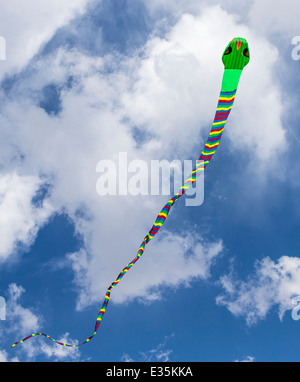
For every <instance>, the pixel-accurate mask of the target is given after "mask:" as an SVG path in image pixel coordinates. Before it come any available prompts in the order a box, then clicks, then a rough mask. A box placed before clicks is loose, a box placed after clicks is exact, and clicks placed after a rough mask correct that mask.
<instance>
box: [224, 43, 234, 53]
mask: <svg viewBox="0 0 300 382" xmlns="http://www.w3.org/2000/svg"><path fill="white" fill-rule="evenodd" d="M231 52H232V48H231V46H230V45H229V47H228V48H227V49H226V51H225V53H224V54H225V55H227V54H230V53H231Z"/></svg>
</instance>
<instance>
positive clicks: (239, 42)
mask: <svg viewBox="0 0 300 382" xmlns="http://www.w3.org/2000/svg"><path fill="white" fill-rule="evenodd" d="M249 59H250V57H249V48H248V43H247V41H246V40H245V39H243V38H240V37H237V38H234V39H233V40H232V41H230V43H229V44H228V45H227V47H226V48H225V50H224V53H223V56H222V61H223V64H224V68H225V69H224V74H223V78H222V85H221V92H220V96H219V100H218V104H217V109H216V114H215V118H214V120H213V124H212V128H211V131H210V133H209V136H208V138H207V141H206V143H205V145H204V148H203V151H202V153H201V155H200V158H199V160H198V161H197V164H196V166H195V168H194V169H193V171H192V173H191V175H190V176H189V177H188V178H187V179H186V181H185V182H184V184H183V186H182V187H181V188H180V190H179V192H178V193H177V194H175V195H174V196H173V197H172V198H171V199H170V200H169V201H168V203H167V204H166V205H165V206H164V207H163V208H162V209H161V211H160V212H159V214H158V215H157V218H156V220H155V222H154V224H153V226H152V228H151V229H150V231H149V232H148V233H147V235H146V236H145V238H144V240H143V241H142V243H141V245H140V247H139V250H138V253H137V256H136V257H135V258H134V259H133V260H132V261H131V262H130V263H129V264H128V265H127V266H126V267H125V268H123V270H122V271H121V272H120V274H119V275H118V277H117V278H116V280H115V281H114V282H112V283H111V285H110V286H109V287H108V289H107V291H106V294H105V297H104V301H103V304H102V307H101V309H100V311H99V313H98V317H97V319H96V323H95V329H94V332H93V334H92V335H91V336H90V337H88V338H87V339H86V340H85V341H84V342H82V343H80V344H75V345H70V344H66V343H63V342H59V341H56V340H55V339H54V338H52V337H50V336H48V335H47V334H45V333H40V332H38V333H33V334H31V335H29V336H27V337H25V338H23V339H22V340H21V341H19V342H15V343H14V344H13V345H12V347H14V346H16V345H17V344H19V343H23V342H24V341H26V340H28V339H29V338H31V337H35V336H45V337H46V338H48V339H50V340H52V341H53V342H56V343H57V344H59V345H62V346H67V347H77V346H81V345H84V344H85V343H87V342H89V341H90V340H91V339H92V338H93V337H94V336H95V335H96V333H97V330H98V329H99V326H100V324H101V321H102V318H103V316H104V314H105V311H106V308H107V305H108V303H109V300H110V294H111V291H112V289H113V288H114V287H115V286H116V285H118V283H119V281H120V280H121V279H122V277H123V276H124V275H125V274H126V273H127V272H128V271H129V269H130V268H131V267H132V266H133V265H134V264H135V263H136V262H137V261H138V259H139V258H140V257H141V256H142V255H143V253H144V250H145V246H146V245H147V244H148V243H149V241H150V240H151V239H153V237H154V236H155V235H156V234H157V232H158V231H159V229H160V228H161V226H162V225H163V223H164V222H165V220H166V218H167V216H168V214H169V212H170V210H171V208H172V206H173V205H174V204H175V202H176V201H177V200H178V199H179V198H180V197H181V196H182V195H184V194H185V192H186V190H187V189H188V188H189V187H190V186H191V185H192V184H193V183H194V182H195V180H196V178H197V176H198V175H200V174H201V173H203V171H204V169H205V167H206V166H207V165H208V163H209V162H210V160H211V158H212V157H213V155H214V153H215V152H216V150H217V148H218V146H219V144H220V140H221V137H222V134H223V130H224V127H225V123H226V121H227V118H228V116H229V114H230V111H231V109H232V106H233V102H234V99H235V95H236V91H237V86H238V83H239V80H240V76H241V74H242V70H243V68H244V67H245V66H246V65H247V64H248V62H249Z"/></svg>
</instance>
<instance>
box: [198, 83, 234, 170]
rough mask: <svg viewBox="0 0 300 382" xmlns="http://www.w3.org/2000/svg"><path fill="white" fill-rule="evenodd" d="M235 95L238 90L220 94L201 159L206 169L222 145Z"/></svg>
mask: <svg viewBox="0 0 300 382" xmlns="http://www.w3.org/2000/svg"><path fill="white" fill-rule="evenodd" d="M235 94H236V89H235V90H233V91H231V92H222V91H221V92H220V97H219V101H218V106H217V110H216V114H215V118H214V121H213V124H212V128H211V131H210V133H209V136H208V138H207V141H206V143H205V145H204V149H203V151H202V153H201V155H200V158H199V159H200V160H202V161H203V162H204V168H205V167H206V166H207V165H208V163H209V161H210V160H211V158H212V157H213V155H214V153H215V152H216V150H217V148H218V146H219V144H220V140H221V137H222V134H223V130H224V127H225V123H226V121H227V118H228V117H229V114H230V111H231V109H232V106H233V102H234V99H235Z"/></svg>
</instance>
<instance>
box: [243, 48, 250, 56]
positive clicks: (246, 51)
mask: <svg viewBox="0 0 300 382" xmlns="http://www.w3.org/2000/svg"><path fill="white" fill-rule="evenodd" d="M243 55H244V56H245V57H249V50H248V48H245V49H244V51H243Z"/></svg>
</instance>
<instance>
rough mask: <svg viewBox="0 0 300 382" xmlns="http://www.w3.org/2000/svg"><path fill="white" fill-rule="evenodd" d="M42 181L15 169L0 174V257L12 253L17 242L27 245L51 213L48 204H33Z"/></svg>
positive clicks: (2, 257)
mask: <svg viewBox="0 0 300 382" xmlns="http://www.w3.org/2000/svg"><path fill="white" fill-rule="evenodd" d="M41 185H42V181H41V179H40V178H39V177H36V176H32V175H27V176H26V175H19V174H17V173H16V172H12V173H6V174H2V176H1V177H0V236H1V243H0V259H1V260H5V259H6V258H7V257H8V256H9V255H10V254H11V253H14V252H15V251H16V249H17V248H18V245H20V244H21V245H22V244H23V245H26V246H28V245H30V244H31V243H32V242H33V240H34V239H35V237H36V234H37V231H38V229H39V228H40V226H41V225H43V224H44V223H45V221H47V218H48V217H49V216H50V215H51V212H52V209H51V207H50V205H49V204H48V203H47V202H46V201H43V202H42V203H41V205H35V204H34V203H33V199H34V197H35V196H36V195H37V192H38V191H39V189H40V187H41Z"/></svg>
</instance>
